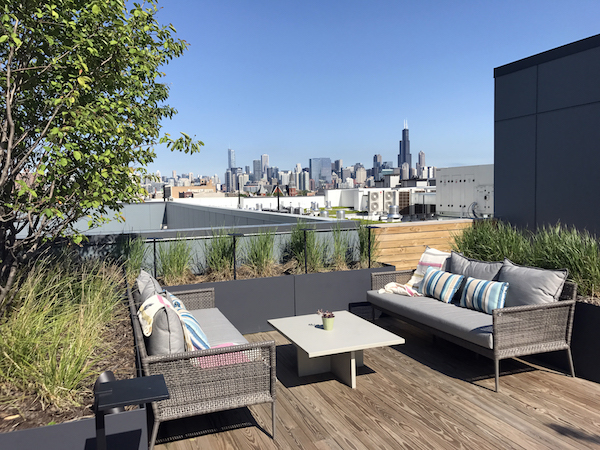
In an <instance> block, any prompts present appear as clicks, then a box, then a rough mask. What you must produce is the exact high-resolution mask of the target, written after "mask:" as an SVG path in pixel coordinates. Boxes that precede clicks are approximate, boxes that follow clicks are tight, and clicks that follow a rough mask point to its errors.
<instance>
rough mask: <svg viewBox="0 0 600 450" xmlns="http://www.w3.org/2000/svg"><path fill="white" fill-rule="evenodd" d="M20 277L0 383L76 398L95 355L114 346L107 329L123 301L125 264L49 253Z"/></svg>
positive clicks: (4, 330)
mask: <svg viewBox="0 0 600 450" xmlns="http://www.w3.org/2000/svg"><path fill="white" fill-rule="evenodd" d="M18 281H19V283H17V284H16V286H19V288H18V289H17V288H15V292H14V295H15V301H14V303H13V308H12V309H11V310H10V311H8V314H7V315H6V316H5V317H4V318H3V320H2V322H1V323H0V353H1V354H2V357H1V358H0V385H5V386H8V387H9V389H10V388H11V387H12V388H13V389H17V390H19V391H20V392H22V393H24V394H25V395H32V396H36V397H38V398H39V399H40V400H41V401H42V404H43V405H48V404H53V405H54V406H55V407H58V408H61V407H67V406H68V405H79V404H80V403H81V401H82V398H83V393H84V392H86V391H88V392H89V386H90V384H91V383H92V382H93V380H94V379H95V378H96V377H97V376H98V375H99V371H98V370H97V369H94V363H95V362H97V361H99V360H100V359H101V358H102V357H104V356H105V355H107V354H108V352H110V351H111V349H110V348H108V347H107V345H106V343H105V342H104V339H103V334H104V333H105V332H107V331H108V330H109V327H110V325H111V323H114V320H116V318H115V314H116V312H117V310H118V308H117V306H118V305H122V303H121V296H122V282H123V278H122V272H121V270H120V269H119V267H118V266H115V265H113V266H109V265H106V264H103V263H99V262H83V263H79V264H78V263H75V262H73V261H71V260H65V259H64V258H59V259H54V258H50V257H46V258H45V259H42V260H40V261H38V262H37V263H36V264H35V265H34V266H33V267H31V268H29V269H28V270H24V271H22V272H21V274H20V276H19V280H18ZM121 308H122V306H121Z"/></svg>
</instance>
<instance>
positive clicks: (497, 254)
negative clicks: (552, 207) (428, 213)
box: [453, 220, 600, 296]
mask: <svg viewBox="0 0 600 450" xmlns="http://www.w3.org/2000/svg"><path fill="white" fill-rule="evenodd" d="M453 249H454V250H455V251H459V252H461V253H463V254H464V255H465V256H467V257H469V258H475V259H481V260H484V261H502V260H503V259H504V258H508V259H510V260H511V261H513V262H514V263H516V264H521V265H529V266H535V267H542V268H545V269H568V271H569V278H570V279H571V280H573V281H574V282H576V283H577V292H578V294H580V295H593V296H597V295H598V294H599V293H600V244H599V242H598V239H596V238H595V237H594V236H592V235H591V234H590V233H588V232H587V231H579V230H577V229H575V228H573V227H566V226H564V225H561V224H557V225H554V226H545V227H542V228H539V229H537V230H536V231H535V232H530V231H528V230H523V229H518V228H516V227H513V226H512V225H510V224H508V223H506V222H502V221H497V220H484V221H477V222H475V223H474V224H473V227H471V228H466V229H465V230H463V231H462V233H461V234H460V235H457V236H455V240H454V246H453Z"/></svg>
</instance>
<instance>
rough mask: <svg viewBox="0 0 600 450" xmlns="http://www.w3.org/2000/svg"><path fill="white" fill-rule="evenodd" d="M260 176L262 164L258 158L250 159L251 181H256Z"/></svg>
mask: <svg viewBox="0 0 600 450" xmlns="http://www.w3.org/2000/svg"><path fill="white" fill-rule="evenodd" d="M261 178H262V166H261V164H260V159H255V160H253V161H252V181H258V180H260V179H261Z"/></svg>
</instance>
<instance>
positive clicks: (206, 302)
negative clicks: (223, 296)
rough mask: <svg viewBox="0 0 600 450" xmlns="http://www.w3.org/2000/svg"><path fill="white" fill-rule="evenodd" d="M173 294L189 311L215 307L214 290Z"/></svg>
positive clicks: (207, 289)
mask: <svg viewBox="0 0 600 450" xmlns="http://www.w3.org/2000/svg"><path fill="white" fill-rule="evenodd" d="M173 294H174V295H175V296H176V297H177V298H179V300H181V301H182V302H183V304H184V305H185V307H186V309H187V310H188V311H193V310H196V309H205V308H214V307H215V290H214V288H206V289H197V290H195V291H178V292H173Z"/></svg>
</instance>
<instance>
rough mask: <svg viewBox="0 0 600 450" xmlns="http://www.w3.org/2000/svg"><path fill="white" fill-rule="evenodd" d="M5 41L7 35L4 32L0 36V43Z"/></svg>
mask: <svg viewBox="0 0 600 450" xmlns="http://www.w3.org/2000/svg"><path fill="white" fill-rule="evenodd" d="M6 41H8V36H7V35H6V34H5V35H3V36H0V43H2V42H6Z"/></svg>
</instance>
